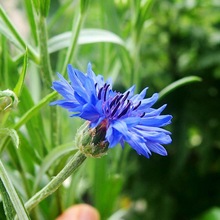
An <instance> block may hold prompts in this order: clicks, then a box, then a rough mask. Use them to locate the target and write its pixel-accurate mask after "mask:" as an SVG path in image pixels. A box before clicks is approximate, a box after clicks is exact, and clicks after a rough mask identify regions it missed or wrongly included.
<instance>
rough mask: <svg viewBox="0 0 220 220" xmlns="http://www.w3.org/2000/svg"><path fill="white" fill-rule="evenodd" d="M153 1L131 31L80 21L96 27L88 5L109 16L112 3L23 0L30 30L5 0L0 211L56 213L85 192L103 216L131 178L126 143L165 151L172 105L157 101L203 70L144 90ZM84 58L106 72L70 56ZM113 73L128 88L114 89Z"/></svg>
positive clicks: (147, 151)
mask: <svg viewBox="0 0 220 220" xmlns="http://www.w3.org/2000/svg"><path fill="white" fill-rule="evenodd" d="M73 2H74V3H73ZM106 2H108V1H106ZM115 2H116V1H115ZM151 2H152V1H136V3H135V5H136V7H135V10H134V13H135V16H132V17H133V18H136V20H135V21H131V22H130V24H129V26H130V29H129V30H130V31H129V32H131V34H129V36H127V39H123V38H121V37H120V36H119V34H116V33H114V32H111V31H109V30H106V28H105V29H103V28H99V25H98V24H96V25H97V28H84V25H85V26H86V25H87V26H89V27H91V26H93V25H91V24H90V17H91V16H92V17H91V20H92V19H93V18H94V17H95V16H93V13H88V11H89V10H92V9H93V10H94V9H95V7H102V9H103V10H101V15H100V20H103V21H104V20H105V19H104V17H105V12H104V10H107V9H106V7H105V5H103V6H95V5H92V4H91V2H90V3H89V1H88V0H81V1H69V0H66V1H53V4H54V5H53V7H50V6H51V4H52V1H49V0H45V1H33V0H31V1H29V0H27V1H26V0H25V1H22V2H20V3H21V4H20V6H21V9H19V10H18V12H19V13H22V15H24V14H25V16H26V18H25V19H24V20H23V22H24V23H25V27H26V28H27V36H23V33H22V34H20V30H19V27H17V25H15V24H14V22H16V19H15V20H13V21H12V19H11V17H10V16H11V15H9V14H8V12H6V10H5V8H6V6H4V5H3V4H1V5H0V34H1V35H0V42H1V44H0V56H1V58H2V59H1V62H0V70H1V71H0V78H1V80H0V194H1V200H0V209H1V210H4V211H1V212H0V219H21V220H26V219H30V218H31V219H36V220H38V219H55V218H56V217H57V216H58V215H60V214H61V213H62V212H63V211H64V210H65V209H66V208H67V207H69V206H71V205H72V204H74V203H78V202H88V201H91V203H92V205H94V206H95V207H96V208H97V209H98V210H99V212H100V213H101V216H102V219H107V218H108V217H110V216H111V215H113V214H114V212H117V211H118V210H119V209H120V207H118V206H117V204H118V201H119V199H120V196H121V195H122V188H123V184H124V183H125V182H126V173H125V170H126V169H120V167H123V165H124V167H125V168H129V162H128V160H127V158H128V152H129V154H132V155H133V153H134V152H135V151H136V152H137V154H138V155H136V158H140V157H143V158H144V157H146V158H149V157H150V156H151V155H152V153H156V154H159V155H162V156H166V155H167V151H166V149H165V148H164V145H167V144H170V143H171V133H170V132H169V131H168V130H165V128H163V127H164V126H166V125H169V124H170V123H171V119H172V116H171V115H167V114H163V113H162V112H163V110H164V109H165V107H166V105H162V106H161V107H159V108H157V107H155V105H156V104H157V103H156V102H157V101H158V99H162V98H163V97H165V95H166V94H168V93H169V92H171V91H172V90H174V89H175V88H176V87H178V86H181V85H183V84H185V83H189V82H192V81H198V80H199V79H198V78H197V77H186V78H184V79H181V80H180V81H177V82H174V83H172V84H170V85H168V82H165V83H164V84H163V86H161V88H162V87H165V89H164V90H162V91H161V92H160V93H159V94H157V93H154V94H153V95H152V96H148V95H147V96H146V93H147V88H145V89H143V90H142V91H141V88H142V87H143V85H142V83H141V80H142V79H141V77H142V73H143V72H142V69H141V68H140V66H141V65H140V62H141V61H140V60H141V59H140V49H141V47H140V46H141V42H142V40H141V36H142V32H143V30H144V28H145V27H146V25H144V24H146V21H147V20H148V19H149V16H148V15H149V14H148V13H149V10H150V8H151ZM56 3H57V5H56ZM103 4H104V3H103ZM109 4H110V5H111V8H112V9H114V8H115V7H120V5H119V3H114V1H109ZM114 4H115V5H114ZM126 7H127V6H126ZM129 7H130V6H129ZM50 8H51V9H50ZM16 10H17V9H16ZM50 10H51V11H50ZM24 11H25V13H24ZM70 11H71V13H69V12H70ZM16 12H17V11H16ZM49 12H51V13H49ZM12 15H14V13H12ZM139 15H140V16H139ZM65 16H66V17H65ZM89 16H90V17H89ZM18 17H20V16H18ZM21 17H22V16H21ZM48 18H49V19H48ZM65 19H66V20H65ZM70 20H71V22H70ZM64 23H65V24H69V23H72V29H71V27H67V26H65V25H63V24H64ZM60 24H62V25H60ZM116 24H117V22H115V24H114V25H113V26H114V27H115V25H116ZM90 25H91V26H90ZM118 25H119V24H118ZM64 26H65V27H64ZM66 28H68V30H66ZM118 29H120V27H119V26H118ZM130 36H131V37H130ZM125 38H126V37H125ZM100 43H102V44H100ZM81 45H84V46H83V47H82V46H81ZM100 45H101V46H100ZM116 45H117V47H115V46H116ZM99 46H100V47H101V50H100V51H99V52H100V53H99V52H98V53H97V52H96V51H97V50H98V48H99ZM94 47H95V50H92V49H91V48H93V49H94ZM76 48H80V49H81V50H76ZM76 54H77V56H76ZM88 60H91V61H92V63H94V65H95V66H96V67H97V69H99V70H103V76H102V75H96V74H95V73H94V72H93V70H92V66H91V64H90V63H89V64H88V69H87V71H86V73H83V72H81V71H80V70H78V69H76V68H73V67H72V66H71V65H69V64H73V65H74V66H77V67H80V66H83V65H84V63H87V62H88ZM82 64H83V65H82ZM66 68H67V72H68V78H69V79H68V80H67V79H66V73H67V72H66ZM57 71H58V72H60V73H58V74H57V76H58V77H57V76H56V74H55V72H57ZM144 74H147V73H144ZM57 78H58V79H57ZM104 78H112V81H111V80H110V79H109V80H106V81H105V80H104ZM116 79H119V80H116ZM112 82H116V83H118V85H120V86H122V87H125V88H126V89H125V91H124V92H118V91H117V90H116V89H115V88H114V86H113V83H112ZM133 84H135V86H136V88H135V86H132V87H130V86H131V85H133ZM51 86H52V89H53V90H54V91H52V89H51ZM146 86H148V83H147V82H144V87H146ZM166 86H167V87H166ZM129 87H130V88H129ZM135 91H136V92H135ZM140 91H141V92H140ZM138 92H140V93H138ZM58 93H59V94H60V95H61V96H62V98H61V99H60V98H58ZM57 106H61V107H62V108H65V109H67V110H68V111H69V112H70V116H71V118H69V117H67V115H66V113H64V112H65V111H62V110H61V109H60V108H57ZM76 118H81V119H82V120H81V121H80V122H79V121H77V120H76ZM82 121H84V124H83V125H82ZM119 145H121V147H122V148H123V149H124V150H121V149H120V147H118V146H119ZM128 146H130V147H131V148H132V149H134V150H135V151H129V150H127V149H129V147H128ZM110 148H114V149H111V150H109V149H110ZM119 150H120V151H119ZM107 151H108V155H107V156H104V155H106V153H107ZM111 155H113V156H111ZM139 155H142V156H139ZM88 157H94V158H95V159H94V158H90V159H86V158H88ZM99 157H102V158H101V159H97V158H99ZM109 158H111V163H110V162H109ZM85 161H86V162H85ZM146 161H148V160H146ZM148 162H149V161H148ZM82 164H84V165H83V166H81V165H82ZM90 165H91V166H90ZM79 167H80V169H78V168H79ZM134 168H135V166H134ZM77 169H78V172H75V171H76V170H77ZM123 172H124V173H123ZM72 174H74V175H72ZM76 176H77V178H76ZM65 180H68V181H66V182H65V183H64V181H65ZM112 186H113V187H112ZM109 197H111V198H109ZM84 198H88V199H87V200H84ZM42 201H43V202H42ZM36 207H37V208H36Z"/></svg>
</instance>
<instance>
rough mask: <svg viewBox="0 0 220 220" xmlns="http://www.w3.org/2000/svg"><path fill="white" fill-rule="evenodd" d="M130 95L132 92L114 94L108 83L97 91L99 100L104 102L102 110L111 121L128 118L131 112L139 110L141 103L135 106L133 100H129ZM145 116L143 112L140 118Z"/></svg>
mask: <svg viewBox="0 0 220 220" xmlns="http://www.w3.org/2000/svg"><path fill="white" fill-rule="evenodd" d="M95 86H96V85H95ZM96 89H97V88H96ZM129 94H130V91H127V92H126V93H125V94H122V93H120V92H118V93H116V92H113V91H112V90H111V89H110V84H106V83H105V84H104V86H103V87H101V88H100V89H99V90H98V91H97V96H98V99H99V100H101V101H102V102H103V104H102V108H103V111H104V114H105V115H106V118H108V119H110V120H114V119H119V118H122V117H123V116H125V115H126V116H128V115H129V114H131V112H133V111H136V110H137V109H138V107H139V106H140V105H141V101H139V102H138V103H137V104H136V105H134V103H133V102H132V100H130V99H128V97H129ZM144 114H145V113H144V112H143V113H141V115H139V116H140V117H143V116H144Z"/></svg>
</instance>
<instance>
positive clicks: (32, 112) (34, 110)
mask: <svg viewBox="0 0 220 220" xmlns="http://www.w3.org/2000/svg"><path fill="white" fill-rule="evenodd" d="M56 95H57V92H55V91H54V92H52V93H50V94H49V95H47V96H45V97H44V98H43V99H42V100H41V101H40V102H39V103H38V104H37V105H35V106H33V107H32V108H31V109H29V110H28V111H27V112H26V113H25V114H24V115H23V116H22V117H21V118H20V120H19V121H18V123H16V124H15V125H14V129H18V128H20V127H21V126H22V125H23V124H25V123H26V122H27V121H28V120H29V119H31V118H32V117H33V115H35V114H36V113H37V112H38V111H39V110H40V109H41V108H42V107H43V106H44V105H46V104H47V103H48V102H50V101H51V100H52V99H53V98H54V97H55V96H56Z"/></svg>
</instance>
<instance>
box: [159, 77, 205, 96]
mask: <svg viewBox="0 0 220 220" xmlns="http://www.w3.org/2000/svg"><path fill="white" fill-rule="evenodd" d="M201 81H202V79H201V78H200V77H198V76H187V77H184V78H182V79H179V80H177V81H175V82H173V83H171V84H170V85H169V86H167V87H166V88H164V89H163V90H162V91H161V92H160V93H159V99H161V98H163V97H164V96H166V95H167V94H169V93H170V92H172V91H173V90H175V89H177V88H179V87H180V86H183V85H186V84H189V83H193V82H201Z"/></svg>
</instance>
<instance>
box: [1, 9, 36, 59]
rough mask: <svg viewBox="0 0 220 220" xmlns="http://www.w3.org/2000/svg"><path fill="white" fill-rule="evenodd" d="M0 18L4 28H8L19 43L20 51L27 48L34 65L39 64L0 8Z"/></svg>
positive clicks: (29, 47) (31, 50) (32, 51)
mask: <svg viewBox="0 0 220 220" xmlns="http://www.w3.org/2000/svg"><path fill="white" fill-rule="evenodd" d="M0 17H1V18H2V20H3V21H4V23H5V24H6V26H7V27H8V29H9V30H10V32H11V33H12V35H13V36H14V37H15V39H16V40H17V41H18V42H19V44H20V46H21V47H22V49H24V50H26V48H28V53H29V55H30V57H31V59H32V60H33V61H34V62H35V63H39V58H38V54H37V53H36V52H35V51H34V49H33V48H32V47H31V46H30V45H29V44H28V43H27V42H25V41H24V39H23V38H22V37H21V36H20V34H19V33H18V32H17V30H16V29H15V27H14V25H13V24H12V23H11V21H10V19H9V18H8V16H7V14H6V13H5V11H4V9H3V8H2V7H1V6H0Z"/></svg>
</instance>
